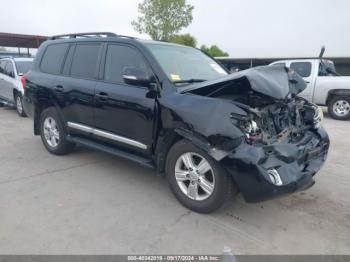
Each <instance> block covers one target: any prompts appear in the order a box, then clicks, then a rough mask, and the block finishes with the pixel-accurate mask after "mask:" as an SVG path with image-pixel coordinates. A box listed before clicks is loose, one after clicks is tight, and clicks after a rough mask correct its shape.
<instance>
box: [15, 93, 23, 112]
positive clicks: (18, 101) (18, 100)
mask: <svg viewBox="0 0 350 262" xmlns="http://www.w3.org/2000/svg"><path fill="white" fill-rule="evenodd" d="M16 108H17V111H18V113H20V114H22V112H23V105H22V99H21V97H20V96H17V98H16Z"/></svg>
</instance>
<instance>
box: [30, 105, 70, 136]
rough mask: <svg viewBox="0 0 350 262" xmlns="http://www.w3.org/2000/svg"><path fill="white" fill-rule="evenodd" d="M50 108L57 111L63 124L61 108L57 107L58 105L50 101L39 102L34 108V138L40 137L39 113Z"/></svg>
mask: <svg viewBox="0 0 350 262" xmlns="http://www.w3.org/2000/svg"><path fill="white" fill-rule="evenodd" d="M50 107H54V108H55V109H56V110H57V112H58V115H59V116H60V118H61V120H62V121H63V123H65V121H64V116H63V113H62V110H61V108H60V107H59V105H58V104H57V103H56V102H54V101H50V100H43V101H40V102H39V103H36V106H35V112H34V135H36V136H38V135H40V117H41V113H42V112H43V111H44V110H45V109H47V108H50Z"/></svg>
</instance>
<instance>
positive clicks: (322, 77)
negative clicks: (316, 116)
mask: <svg viewBox="0 0 350 262" xmlns="http://www.w3.org/2000/svg"><path fill="white" fill-rule="evenodd" d="M323 52H324V50H323ZM323 52H321V55H320V58H319V59H295V60H281V61H276V62H273V63H271V64H270V65H284V66H286V67H289V68H292V69H294V70H295V71H296V72H297V73H298V74H299V75H300V76H302V77H303V78H304V80H305V81H306V83H307V88H306V89H305V90H304V91H303V92H302V93H300V94H299V95H300V96H301V97H304V98H306V99H307V100H309V101H310V102H313V103H315V104H317V105H321V106H327V107H328V114H329V115H330V116H331V117H332V118H335V119H339V120H347V119H349V118H350V77H348V76H339V75H338V74H337V73H336V70H335V67H334V63H333V62H332V61H330V60H325V59H322V54H323Z"/></svg>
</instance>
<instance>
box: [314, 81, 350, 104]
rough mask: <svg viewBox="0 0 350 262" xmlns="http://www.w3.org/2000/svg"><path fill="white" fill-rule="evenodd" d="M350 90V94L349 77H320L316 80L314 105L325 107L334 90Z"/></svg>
mask: <svg viewBox="0 0 350 262" xmlns="http://www.w3.org/2000/svg"><path fill="white" fill-rule="evenodd" d="M338 89H342V90H349V92H350V77H348V76H320V77H317V79H316V84H315V91H314V99H313V100H314V101H313V102H314V103H316V104H318V105H325V104H326V101H327V97H328V94H329V92H330V91H332V90H338Z"/></svg>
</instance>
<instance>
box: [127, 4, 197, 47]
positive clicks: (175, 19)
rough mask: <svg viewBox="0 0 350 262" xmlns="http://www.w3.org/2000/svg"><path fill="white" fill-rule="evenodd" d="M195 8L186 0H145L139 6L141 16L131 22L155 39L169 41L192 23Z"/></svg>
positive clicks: (137, 29)
mask: <svg viewBox="0 0 350 262" xmlns="http://www.w3.org/2000/svg"><path fill="white" fill-rule="evenodd" d="M193 9H194V7H193V6H192V5H189V4H186V0H144V1H143V2H142V3H140V4H139V6H138V10H139V12H140V16H139V17H138V18H137V19H136V20H134V21H132V22H131V24H132V26H133V27H134V29H135V30H136V31H137V32H139V33H146V34H148V35H150V36H151V38H152V39H154V40H164V41H168V40H169V39H170V38H171V37H172V36H173V35H175V34H176V33H178V32H179V31H180V30H181V29H182V28H184V27H187V26H188V25H189V24H191V22H192V20H193V16H192V11H193Z"/></svg>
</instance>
